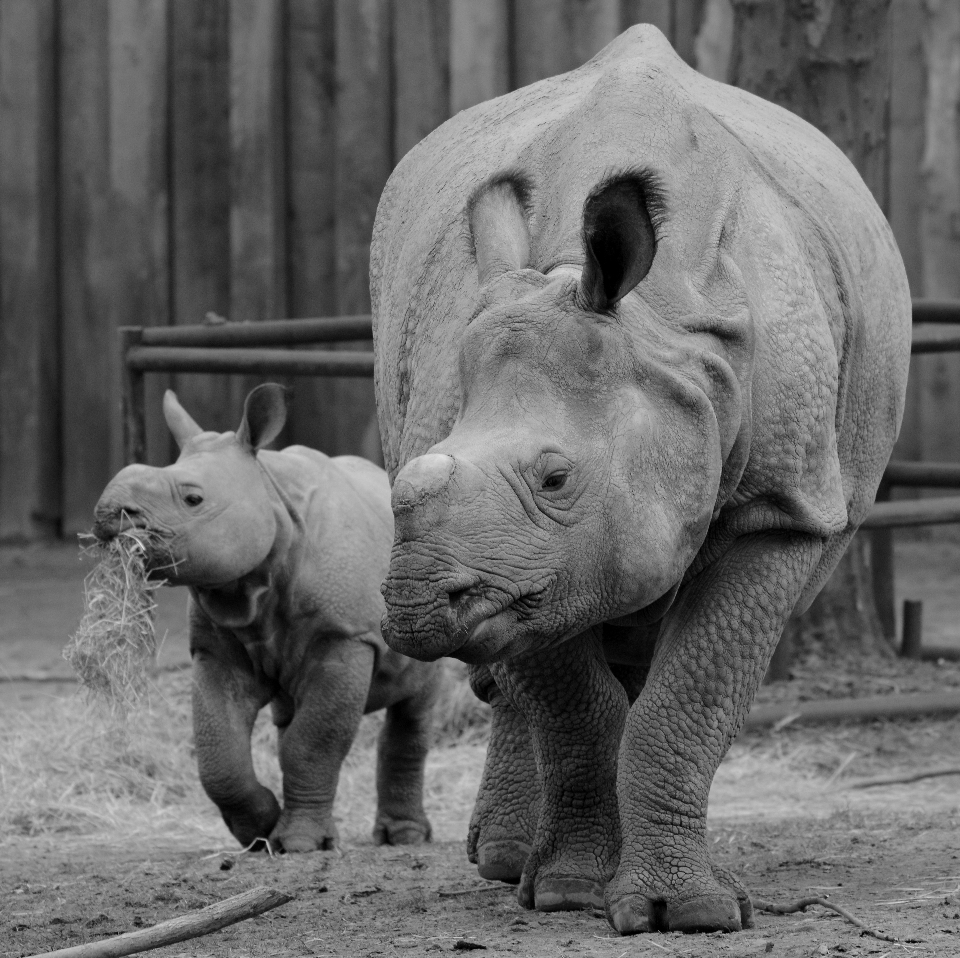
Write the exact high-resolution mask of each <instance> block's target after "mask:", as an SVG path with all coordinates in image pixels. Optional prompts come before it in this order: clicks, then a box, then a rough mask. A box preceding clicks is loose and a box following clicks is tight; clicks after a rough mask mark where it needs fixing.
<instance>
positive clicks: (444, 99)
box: [393, 0, 450, 163]
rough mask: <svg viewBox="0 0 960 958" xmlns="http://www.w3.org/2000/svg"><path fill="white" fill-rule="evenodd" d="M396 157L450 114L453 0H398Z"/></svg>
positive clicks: (395, 12)
mask: <svg viewBox="0 0 960 958" xmlns="http://www.w3.org/2000/svg"><path fill="white" fill-rule="evenodd" d="M393 58H394V70H393V74H394V128H393V159H394V162H395V163H396V162H399V160H400V158H401V157H402V156H403V155H404V154H405V153H406V152H407V151H408V150H410V149H411V148H412V147H414V146H416V145H417V143H419V142H420V141H421V140H422V139H423V138H424V137H425V136H426V135H427V134H428V133H429V132H430V131H431V130H434V129H436V127H438V126H439V125H440V124H441V123H443V121H444V120H445V119H447V117H448V116H449V115H450V0H394V2H393Z"/></svg>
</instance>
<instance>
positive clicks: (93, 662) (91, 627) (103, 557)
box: [63, 529, 162, 715]
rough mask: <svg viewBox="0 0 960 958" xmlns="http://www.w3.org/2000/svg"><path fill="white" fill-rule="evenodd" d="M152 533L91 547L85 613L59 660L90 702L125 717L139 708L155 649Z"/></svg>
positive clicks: (129, 535) (133, 533) (120, 537)
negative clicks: (149, 566) (148, 556)
mask: <svg viewBox="0 0 960 958" xmlns="http://www.w3.org/2000/svg"><path fill="white" fill-rule="evenodd" d="M149 540H150V534H149V533H147V532H146V531H144V530H140V529H131V530H128V531H125V532H121V533H120V534H119V535H117V536H116V537H115V538H113V539H111V540H110V541H109V542H106V543H100V542H98V543H96V544H95V545H93V546H90V551H91V552H92V553H93V554H95V555H99V556H100V561H99V562H98V563H97V565H96V567H95V568H94V569H93V571H92V572H91V573H90V574H89V575H88V576H87V578H86V579H85V580H84V584H83V586H84V590H83V591H84V614H83V618H82V619H81V621H80V627H79V628H78V629H77V632H76V634H75V635H74V636H73V638H72V639H71V640H70V641H69V643H68V644H67V646H66V648H65V649H64V650H63V657H64V658H65V659H66V660H67V661H68V662H69V663H70V665H71V666H72V667H73V669H74V671H75V672H76V673H77V675H78V676H79V677H80V681H81V683H82V684H83V687H84V689H85V690H86V691H87V693H88V695H89V696H90V697H91V699H92V700H94V701H98V702H101V703H102V704H104V705H105V706H106V707H107V708H108V709H109V710H110V711H113V712H117V713H118V714H120V715H126V714H128V713H130V712H131V711H133V710H134V709H136V708H138V707H139V706H140V705H141V704H142V702H143V698H144V695H145V693H146V690H147V681H148V673H149V669H150V666H151V665H152V664H153V662H154V658H155V656H156V651H157V642H156V633H155V630H154V616H155V613H156V608H157V604H156V602H155V601H154V599H153V592H154V590H155V589H157V588H159V586H160V585H162V582H160V581H156V580H153V581H151V580H149V579H148V578H147V572H146V569H145V567H144V559H145V551H146V546H147V543H148V542H149Z"/></svg>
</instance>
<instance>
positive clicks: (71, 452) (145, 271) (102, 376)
mask: <svg viewBox="0 0 960 958" xmlns="http://www.w3.org/2000/svg"><path fill="white" fill-rule="evenodd" d="M60 14H61V52H62V60H61V83H60V129H61V154H60V170H61V190H62V197H61V210H62V216H61V223H62V229H61V231H60V257H61V264H62V266H61V282H62V288H61V297H60V304H61V310H60V312H61V342H62V346H63V354H62V366H61V372H62V383H63V405H62V409H63V412H62V423H63V463H64V469H63V480H64V481H63V524H64V530H65V531H66V532H67V533H73V532H78V531H81V530H84V529H87V528H89V526H90V523H91V521H92V510H93V506H94V505H95V504H96V501H97V498H98V497H99V495H100V493H101V492H102V491H103V487H104V485H105V484H106V483H107V482H108V481H109V479H110V478H111V476H112V475H113V473H114V472H115V471H116V470H117V469H118V468H119V466H120V465H121V463H122V459H123V451H122V430H121V422H120V370H119V363H118V356H119V346H118V335H117V329H118V327H119V326H121V325H126V324H129V323H130V322H131V319H132V317H136V319H137V320H138V321H141V320H142V321H144V322H146V324H148V325H149V324H151V322H152V321H157V320H159V321H161V322H162V321H164V320H165V318H166V313H165V310H166V305H165V298H166V288H167V283H166V273H165V267H164V263H165V260H166V252H165V251H166V247H165V243H166V229H165V223H166V193H165V189H166V187H165V183H166V165H165V164H166V150H165V141H166V131H165V128H164V124H165V123H166V94H165V91H166V74H165V62H166V56H165V50H166V46H165V37H166V26H167V23H166V12H165V0H92V2H89V3H83V4H81V3H63V4H61V5H60Z"/></svg>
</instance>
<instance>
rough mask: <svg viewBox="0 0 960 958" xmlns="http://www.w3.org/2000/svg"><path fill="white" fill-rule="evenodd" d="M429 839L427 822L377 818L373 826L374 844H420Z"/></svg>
mask: <svg viewBox="0 0 960 958" xmlns="http://www.w3.org/2000/svg"><path fill="white" fill-rule="evenodd" d="M428 841H430V824H429V822H418V821H413V820H410V819H406V820H405V819H378V820H377V823H376V825H374V826H373V844H374V845H422V844H423V843H424V842H428Z"/></svg>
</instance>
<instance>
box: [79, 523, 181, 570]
mask: <svg viewBox="0 0 960 958" xmlns="http://www.w3.org/2000/svg"><path fill="white" fill-rule="evenodd" d="M93 535H94V537H95V538H96V539H97V541H98V542H99V543H100V544H101V545H107V544H108V543H111V542H115V541H116V540H118V539H123V540H125V544H127V545H130V546H131V547H133V548H135V549H136V550H137V551H139V553H140V554H141V556H142V557H143V567H144V570H145V571H146V573H147V575H148V576H149V577H150V578H152V579H170V578H171V577H172V576H173V574H174V572H175V571H176V567H177V565H178V560H177V559H176V557H175V556H174V553H173V548H172V543H173V539H174V534H173V533H172V532H171V531H170V530H169V529H162V528H158V527H156V526H154V525H151V524H150V522H149V521H148V519H147V518H146V517H145V516H144V515H143V513H141V512H139V511H136V510H133V511H130V510H127V509H120V510H118V511H117V512H115V513H110V514H105V515H98V516H97V519H96V522H95V523H94V526H93Z"/></svg>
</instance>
